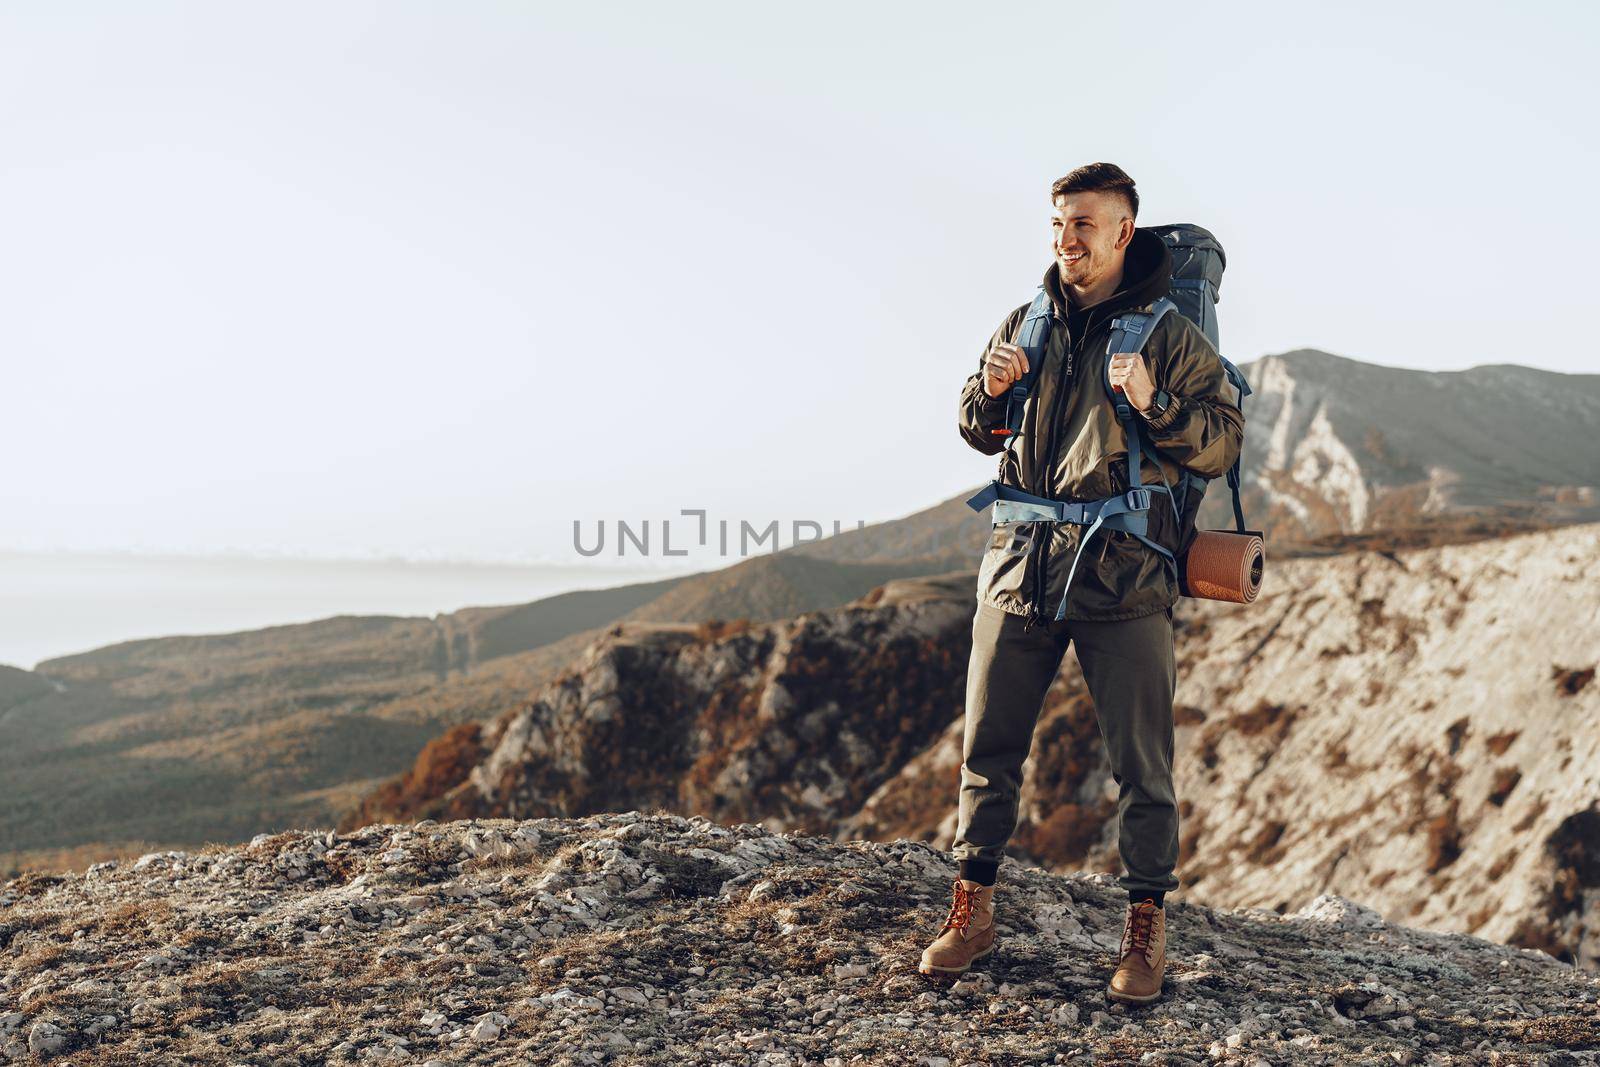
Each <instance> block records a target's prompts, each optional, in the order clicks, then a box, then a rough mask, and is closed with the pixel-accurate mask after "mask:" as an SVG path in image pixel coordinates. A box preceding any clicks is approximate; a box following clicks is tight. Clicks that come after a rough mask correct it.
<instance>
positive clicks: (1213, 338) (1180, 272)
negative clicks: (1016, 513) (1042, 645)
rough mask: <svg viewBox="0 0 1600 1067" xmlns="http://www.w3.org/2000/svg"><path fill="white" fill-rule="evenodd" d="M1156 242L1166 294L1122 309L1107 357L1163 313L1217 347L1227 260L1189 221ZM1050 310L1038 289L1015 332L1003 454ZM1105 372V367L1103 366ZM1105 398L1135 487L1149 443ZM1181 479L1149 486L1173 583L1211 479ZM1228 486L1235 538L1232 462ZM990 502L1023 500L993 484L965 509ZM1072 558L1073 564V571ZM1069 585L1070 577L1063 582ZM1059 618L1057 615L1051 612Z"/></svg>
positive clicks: (1134, 346) (1136, 421)
mask: <svg viewBox="0 0 1600 1067" xmlns="http://www.w3.org/2000/svg"><path fill="white" fill-rule="evenodd" d="M1151 229H1153V230H1154V231H1155V232H1156V233H1157V234H1158V235H1159V236H1160V237H1161V239H1162V241H1164V242H1165V243H1166V245H1167V247H1168V249H1170V250H1171V252H1172V278H1171V286H1170V292H1169V294H1168V295H1167V296H1165V297H1163V298H1161V299H1160V300H1157V301H1156V302H1155V303H1154V305H1152V309H1151V310H1150V311H1148V312H1142V311H1129V312H1123V313H1122V314H1121V315H1119V316H1118V317H1117V318H1115V319H1113V320H1112V332H1111V339H1110V341H1109V342H1108V343H1107V346H1106V351H1107V354H1120V353H1127V352H1138V351H1140V350H1142V349H1143V347H1144V343H1145V341H1146V340H1148V339H1149V337H1150V334H1151V333H1152V332H1154V329H1155V326H1156V324H1157V323H1158V322H1160V321H1161V317H1162V316H1163V315H1165V314H1167V313H1168V312H1169V311H1176V312H1178V313H1179V314H1181V315H1183V316H1184V317H1185V318H1187V319H1188V320H1189V321H1190V322H1192V323H1194V324H1195V325H1196V326H1198V327H1199V328H1200V330H1201V332H1202V333H1204V334H1205V335H1206V339H1207V340H1208V341H1210V342H1211V345H1212V347H1213V348H1217V347H1218V330H1217V301H1218V299H1219V296H1220V290H1221V286H1222V272H1223V270H1224V268H1225V267H1226V266H1227V257H1226V256H1225V255H1224V253H1223V251H1222V245H1221V243H1219V242H1218V241H1217V239H1216V238H1215V237H1214V236H1212V234H1211V233H1210V231H1208V230H1206V229H1204V228H1202V227H1199V226H1195V225H1192V224H1189V223H1176V224H1172V225H1167V226H1154V227H1151ZM1051 320H1052V308H1051V304H1050V297H1049V295H1048V294H1047V293H1046V292H1045V291H1044V287H1043V286H1040V291H1039V293H1038V295H1037V296H1035V297H1034V301H1033V304H1032V305H1031V306H1030V307H1029V309H1028V312H1027V315H1026V316H1025V317H1024V318H1023V321H1022V326H1021V327H1020V328H1019V329H1018V331H1017V339H1016V342H1015V343H1016V345H1017V346H1018V347H1019V348H1021V349H1022V350H1023V351H1024V352H1026V353H1027V356H1028V373H1027V374H1025V375H1024V376H1023V377H1022V378H1021V379H1020V380H1019V381H1017V382H1016V383H1014V384H1013V385H1012V388H1011V391H1010V392H1009V393H1008V394H1007V398H1006V421H1005V426H1004V428H1003V429H997V430H995V431H993V432H994V433H996V434H998V435H1002V436H1005V437H1006V446H1007V447H1008V448H1009V447H1010V445H1011V443H1012V442H1013V441H1014V440H1015V439H1016V437H1017V435H1018V433H1020V431H1021V429H1022V417H1023V406H1024V404H1025V403H1026V402H1027V399H1028V397H1029V395H1030V394H1031V393H1032V392H1033V388H1034V385H1035V383H1036V382H1037V380H1038V374H1039V371H1040V369H1041V368H1042V367H1043V366H1044V361H1045V345H1046V344H1047V343H1048V342H1049V339H1050V324H1051ZM1219 358H1220V359H1221V360H1222V367H1223V370H1224V372H1225V373H1226V374H1227V376H1228V381H1229V382H1230V383H1231V384H1232V385H1233V387H1234V388H1235V389H1236V390H1238V393H1239V405H1240V410H1241V411H1242V410H1243V407H1244V398H1245V397H1247V396H1249V395H1250V393H1251V389H1250V383H1249V382H1247V381H1246V380H1245V377H1244V375H1243V373H1241V372H1240V370H1239V368H1238V367H1236V366H1234V365H1233V363H1232V362H1230V361H1229V360H1228V359H1227V357H1225V356H1221V355H1220V350H1219ZM1107 367H1108V370H1109V361H1107ZM1102 384H1103V385H1104V387H1105V390H1106V394H1107V396H1108V397H1109V399H1110V400H1111V403H1112V405H1113V407H1114V408H1115V410H1116V413H1117V419H1118V421H1120V422H1121V423H1122V428H1123V433H1124V436H1125V438H1126V440H1127V442H1128V474H1129V478H1128V483H1129V485H1130V486H1131V487H1135V488H1136V491H1138V490H1137V487H1139V486H1140V484H1141V483H1140V473H1139V470H1140V466H1139V453H1140V451H1141V450H1142V449H1143V448H1150V449H1152V450H1155V445H1154V444H1152V443H1151V442H1150V441H1149V438H1148V431H1147V430H1146V428H1145V425H1144V419H1143V418H1141V417H1140V416H1139V415H1138V413H1137V412H1135V411H1134V410H1133V406H1132V405H1131V404H1129V403H1128V400H1127V398H1126V397H1125V396H1124V395H1123V394H1122V393H1121V392H1120V391H1118V390H1114V389H1113V388H1112V387H1111V383H1110V380H1109V378H1107V379H1106V380H1105V381H1104V382H1103V383H1102ZM1180 470H1181V472H1182V473H1181V475H1180V476H1179V479H1178V484H1177V485H1170V484H1166V485H1160V486H1151V487H1150V488H1153V489H1158V490H1162V491H1165V492H1166V493H1167V494H1168V495H1169V496H1170V497H1171V499H1172V506H1173V510H1174V513H1175V514H1176V516H1177V520H1178V534H1179V543H1178V550H1177V552H1176V554H1175V562H1177V564H1178V568H1179V572H1180V577H1181V574H1182V571H1183V559H1184V553H1186V552H1187V551H1188V549H1189V545H1190V544H1191V542H1193V540H1194V536H1195V534H1196V532H1197V529H1196V526H1195V520H1196V517H1197V516H1198V514H1199V511H1200V504H1201V501H1202V500H1204V499H1205V494H1206V489H1207V488H1208V487H1209V486H1210V483H1211V479H1209V478H1206V477H1204V476H1203V475H1199V474H1195V473H1194V472H1193V471H1191V470H1189V469H1188V468H1186V467H1182V468H1180ZM1227 479H1228V488H1229V490H1230V491H1231V492H1232V494H1233V517H1234V522H1235V523H1236V524H1237V526H1238V532H1240V533H1246V532H1255V531H1246V530H1245V522H1244V508H1243V506H1242V504H1241V502H1240V499H1239V461H1238V460H1235V461H1234V464H1233V466H1232V467H1231V468H1229V470H1228V472H1227ZM997 498H1012V499H1013V500H1014V501H1016V502H1017V503H1016V505H1015V506H1019V507H1024V508H1025V507H1027V506H1028V504H1027V503H1026V502H1025V501H1024V499H1023V498H1027V499H1029V500H1031V499H1033V498H1031V497H1028V496H1027V494H1023V493H1018V492H1013V491H1009V490H1008V489H1007V487H1004V486H1002V485H1000V484H999V483H998V482H994V483H991V487H990V488H986V489H985V490H984V491H983V492H981V493H979V494H978V495H977V496H974V497H973V498H972V499H971V500H969V501H968V504H969V505H970V506H972V507H974V508H978V509H980V510H981V508H982V507H984V506H987V505H988V504H989V503H992V502H993V501H994V500H995V499H997ZM1135 536H1137V537H1139V539H1140V540H1141V541H1144V542H1145V543H1146V544H1148V545H1150V547H1152V548H1154V549H1156V551H1158V552H1160V553H1161V554H1162V555H1167V554H1168V553H1167V551H1166V549H1164V548H1163V547H1161V546H1159V545H1157V544H1156V543H1155V542H1153V541H1150V540H1149V539H1148V538H1147V537H1145V536H1143V531H1142V530H1141V531H1140V532H1137V533H1135ZM1075 569H1076V560H1074V570H1075ZM1068 582H1069V583H1070V582H1071V576H1070V574H1069V576H1068ZM1065 607H1066V600H1065V598H1063V599H1062V609H1063V610H1064V609H1065ZM1058 617H1059V612H1058Z"/></svg>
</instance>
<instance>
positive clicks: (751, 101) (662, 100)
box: [0, 0, 1600, 566]
mask: <svg viewBox="0 0 1600 1067" xmlns="http://www.w3.org/2000/svg"><path fill="white" fill-rule="evenodd" d="M1597 29H1600V15H1597V13H1596V8H1595V6H1594V5H1579V4H1564V3H1546V4H1521V5H1516V6H1514V7H1513V6H1512V5H1502V4H1494V5H1490V4H1472V3H1459V2H1454V3H1448V4H1443V3H1441V4H1393V3H1383V4H1365V3H1354V4H1342V5H1337V6H1335V5H1319V6H1318V7H1316V8H1314V9H1313V8H1310V7H1308V6H1305V5H1293V6H1290V5H1282V4H1227V3H1224V4H1220V5H1219V4H1197V3H1192V2H1187V3H1144V4H1140V5H1137V6H1131V5H1113V4H1095V5H1087V4H1079V3H1039V4H997V5H986V6H985V7H984V8H983V9H982V10H981V11H980V10H978V9H977V8H976V7H974V6H973V5H965V4H960V5H958V4H930V3H870V4H861V3H808V4H804V5H782V6H780V5H776V4H757V3H694V2H686V3H678V4H671V5H666V4H647V3H639V4H620V3H595V4H559V5H558V4H533V3H491V2H470V3H468V2H459V3H443V2H438V3H415V2H404V0H385V2H383V3H381V4H380V3H360V2H341V3H338V4H327V3H300V2H285V0H274V2H272V3H230V4H216V3H211V2H203V3H202V2H196V3H167V2H161V0H144V2H141V3H139V4H137V5H131V4H121V3H93V2H81V3H74V4H60V3H53V2H43V0H41V2H32V3H28V2H16V0H13V2H9V3H6V4H4V5H3V6H0V144H3V145H4V146H5V147H4V152H3V154H0V287H3V290H4V292H5V294H6V300H5V302H4V309H5V310H4V314H3V315H0V368H3V372H4V381H5V384H6V389H5V396H6V403H5V408H4V410H5V418H4V419H3V420H0V455H3V456H4V457H5V462H4V466H3V468H0V550H14V551H33V552H38V551H57V552H59V551H69V552H90V551H112V552H128V553H175V554H227V553H239V554H257V555H288V556H299V557H306V556H309V557H356V558H373V557H379V558H392V557H398V558H407V559H432V560H483V561H488V560H502V561H509V560H517V561H549V562H559V563H573V562H578V561H588V562H589V563H590V564H592V565H594V566H601V565H604V564H607V563H608V562H619V561H626V562H628V563H630V564H633V565H638V564H639V563H640V562H641V560H642V559H643V558H645V557H649V558H651V559H652V560H654V561H659V562H660V563H661V564H662V565H668V564H669V563H672V562H676V561H673V560H668V559H666V558H665V557H664V556H663V554H662V549H663V546H662V544H661V540H660V538H661V524H662V522H663V521H671V522H672V523H673V526H672V533H671V537H672V538H673V539H674V541H676V542H677V547H679V548H680V550H681V548H682V546H683V543H684V541H685V540H687V539H688V538H687V534H688V533H689V531H690V530H692V529H693V528H694V527H695V525H696V524H697V522H698V518H697V517H685V516H683V512H684V510H685V509H698V510H703V511H704V512H705V513H706V517H707V521H708V526H709V530H710V531H711V537H710V541H711V542H712V543H713V544H714V542H715V540H716V534H715V531H716V529H717V526H718V524H719V522H727V523H729V524H730V527H731V529H732V530H733V531H734V534H733V540H734V541H735V542H737V539H738V535H737V531H738V529H739V526H740V523H748V524H750V525H751V527H752V528H757V529H759V528H762V527H765V526H766V525H767V524H768V523H771V522H774V521H776V522H779V523H780V524H782V525H781V527H780V536H781V537H782V538H783V539H784V541H785V543H789V542H791V541H792V540H793V539H794V537H795V536H796V534H795V528H794V525H793V524H794V523H795V522H796V521H810V522H815V523H817V524H818V525H819V526H820V527H821V528H822V529H823V530H824V531H825V532H826V531H829V530H831V528H832V525H833V523H835V522H839V523H842V524H843V526H844V527H846V528H848V527H850V526H853V525H856V524H857V523H859V522H863V521H867V522H871V521H880V520H884V519H891V518H895V517H898V516H902V515H906V514H910V513H912V512H915V511H917V510H919V509H921V508H924V507H927V506H929V505H932V504H934V503H937V502H938V501H941V500H944V499H946V498H948V497H950V496H953V495H955V494H957V493H961V492H963V491H966V490H969V489H971V488H974V487H976V486H977V485H979V484H980V483H982V482H983V481H985V480H987V478H988V477H989V476H990V475H991V473H992V470H993V460H992V459H989V458H986V457H984V456H982V455H980V454H978V453H976V452H974V451H972V450H970V449H969V448H967V447H966V446H965V445H964V444H963V443H962V442H961V440H960V439H959V438H958V436H957V434H956V432H955V415H956V399H957V395H958V393H959V390H960V386H961V384H962V381H963V379H964V378H965V377H966V376H967V375H968V374H970V373H972V372H973V371H974V370H975V369H976V368H977V364H978V360H979V358H980V356H981V353H982V347H983V345H984V343H985V342H986V340H987V339H988V337H989V336H990V334H991V333H992V331H993V330H994V328H995V327H996V326H997V325H998V323H999V322H1000V320H1001V319H1002V318H1003V317H1004V316H1005V314H1006V313H1007V312H1009V311H1010V310H1011V309H1012V308H1014V307H1016V306H1017V305H1018V304H1021V303H1024V302H1025V301H1027V300H1028V299H1029V297H1030V296H1031V294H1032V292H1033V290H1034V288H1035V286H1036V285H1037V284H1038V282H1039V279H1040V277H1041V275H1042V273H1043V271H1044V269H1045V267H1046V266H1047V265H1048V263H1049V252H1048V238H1049V228H1048V215H1049V208H1050V204H1049V197H1048V189H1049V185H1050V183H1051V181H1052V180H1053V179H1055V178H1056V177H1058V176H1060V175H1061V174H1064V173H1066V172H1067V171H1068V170H1070V169H1072V168H1073V167H1075V166H1078V165H1080V164H1082V163H1086V162H1091V161H1095V160H1108V161H1111V162H1115V163H1117V164H1119V165H1121V166H1122V167H1123V168H1124V169H1126V170H1127V171H1128V172H1129V173H1130V174H1132V175H1133V177H1134V178H1135V180H1136V181H1137V182H1138V185H1139V189H1140V193H1141V197H1142V206H1141V210H1140V217H1139V222H1140V223H1141V224H1144V225H1153V224H1157V223H1162V222H1177V221H1185V222H1194V223H1198V224H1200V225H1203V226H1205V227H1207V228H1208V229H1210V230H1212V231H1213V232H1214V233H1215V234H1216V235H1217V236H1218V238H1219V239H1220V240H1221V242H1222V244H1223V245H1224V247H1225V248H1226V250H1227V256H1228V269H1227V274H1226V276H1225V278H1224V280H1223V284H1222V295H1221V302H1220V304H1219V308H1218V312H1219V317H1220V320H1221V337H1222V346H1221V347H1222V350H1223V352H1224V354H1225V355H1228V356H1229V357H1230V358H1231V359H1232V360H1234V361H1235V362H1245V361H1248V360H1252V359H1255V358H1257V357H1260V356H1263V355H1268V354H1272V353H1278V352H1284V351H1288V350H1292V349H1296V348H1304V347H1314V348H1320V349H1323V350H1325V351H1329V352H1333V353H1336V354H1339V355H1343V356H1348V357H1351V358H1355V359H1361V360H1365V361H1369V362H1374V363H1381V364H1385V365H1389V366H1399V367H1415V368H1423V369H1429V370H1460V369H1464V368H1467V367H1470V366H1474V365H1477V364H1482V363H1507V362H1509V363H1520V364H1524V365H1529V366H1535V367H1544V368H1548V369H1551V370H1558V371H1565V372H1574V373H1580V372H1581V373H1592V372H1594V371H1595V370H1596V360H1595V358H1594V356H1595V343H1594V341H1593V338H1592V331H1584V330H1572V329H1569V328H1567V326H1568V325H1569V324H1570V323H1571V322H1572V321H1573V320H1574V317H1575V316H1577V315H1579V314H1580V313H1581V309H1583V308H1585V307H1588V306H1592V304H1593V299H1594V298H1593V294H1594V292H1595V282H1596V280H1597V279H1596V277H1595V267H1594V265H1593V264H1594V259H1595V257H1594V248H1595V247H1596V238H1597V236H1600V235H1597V233H1596V229H1597V224H1596V221H1595V216H1594V214H1593V212H1591V211H1589V210H1588V208H1587V207H1586V206H1585V204H1586V200H1587V195H1588V194H1589V193H1590V192H1591V191H1592V190H1593V189H1594V188H1596V186H1597V185H1600V139H1597V137H1596V135H1595V133H1594V130H1595V128H1596V126H1597V124H1596V123H1595V122H1594V120H1593V115H1592V113H1591V109H1592V105H1593V102H1594V101H1595V99H1597V95H1600V94H1597V92H1596V90H1597V88H1600V85H1597V81H1600V78H1597V77H1596V75H1595V74H1594V73H1593V71H1594V64H1593V62H1592V55H1593V51H1594V49H1595V47H1596V45H1597V43H1600V34H1597V32H1596V31H1597ZM1552 325H1554V327H1555V328H1551V327H1552ZM1248 414H1249V411H1248V408H1247V409H1246V416H1247V417H1248ZM1248 447H1249V443H1248V439H1247V443H1246V448H1248ZM619 522H626V523H629V524H630V526H631V527H632V528H633V529H634V530H635V531H638V530H641V529H643V528H644V527H645V526H646V524H648V525H649V526H650V527H653V530H654V532H653V534H652V540H651V542H650V550H649V552H645V551H643V550H641V549H639V548H638V545H637V542H636V541H635V542H628V543H624V544H625V547H626V548H632V549H633V551H632V552H631V553H628V552H626V551H624V553H623V555H622V556H619V555H618V552H619V544H618V537H617V532H618V531H617V524H618V523H619ZM575 524H577V529H578V531H579V534H580V537H581V541H580V543H584V544H586V545H587V546H588V547H591V548H592V547H593V546H594V544H595V540H596V537H597V536H598V533H599V531H600V530H601V529H602V528H606V527H608V529H606V535H607V537H608V540H607V541H606V542H604V544H605V551H603V552H602V553H601V554H600V555H595V556H583V555H581V554H580V553H579V552H578V551H577V547H576V544H575V537H574V527H575ZM809 529H810V528H809V527H807V528H806V531H809ZM691 545H692V542H691ZM758 550H759V549H758ZM707 551H709V550H707ZM719 551H720V549H719Z"/></svg>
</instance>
